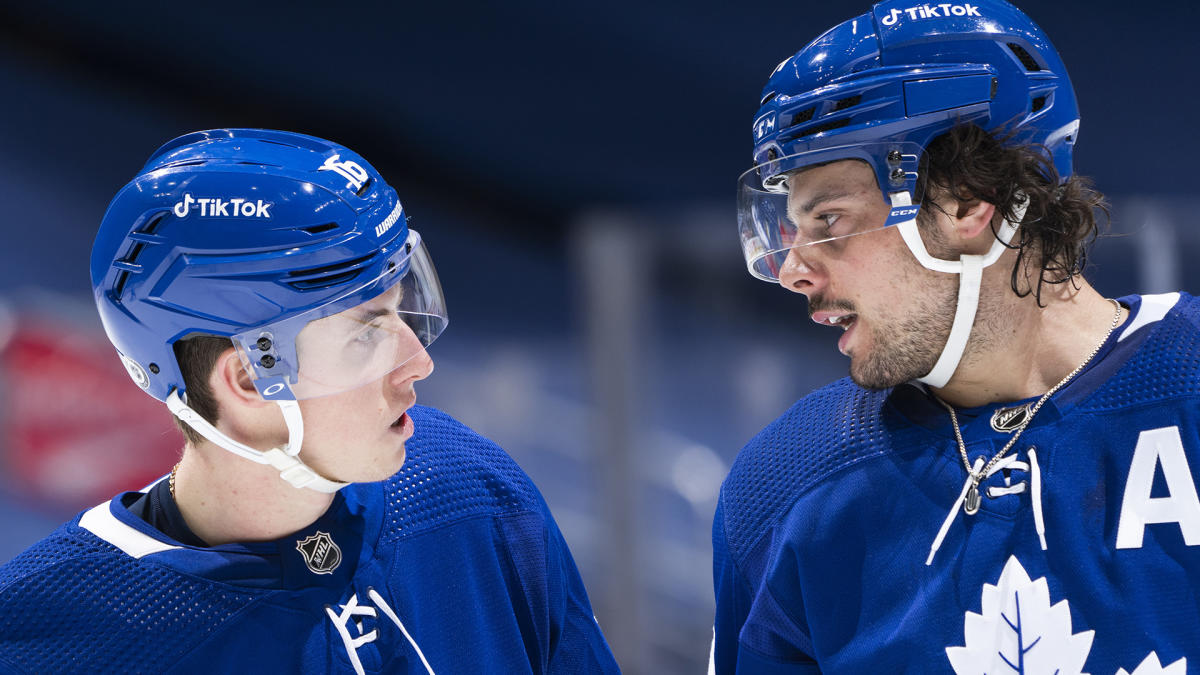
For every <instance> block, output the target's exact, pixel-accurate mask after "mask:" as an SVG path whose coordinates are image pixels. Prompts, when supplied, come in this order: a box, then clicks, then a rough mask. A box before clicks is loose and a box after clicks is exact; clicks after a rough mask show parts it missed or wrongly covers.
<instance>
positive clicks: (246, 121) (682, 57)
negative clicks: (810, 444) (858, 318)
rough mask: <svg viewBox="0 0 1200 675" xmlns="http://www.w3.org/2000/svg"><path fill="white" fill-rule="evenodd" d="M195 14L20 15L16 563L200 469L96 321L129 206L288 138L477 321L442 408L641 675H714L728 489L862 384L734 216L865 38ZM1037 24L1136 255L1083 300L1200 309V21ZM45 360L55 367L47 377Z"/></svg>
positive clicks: (284, 11)
mask: <svg viewBox="0 0 1200 675" xmlns="http://www.w3.org/2000/svg"><path fill="white" fill-rule="evenodd" d="M914 4H915V3H914ZM199 7H200V6H199V5H175V4H168V3H163V4H161V5H158V6H154V7H141V8H139V9H137V10H136V11H135V10H134V9H133V7H132V5H130V6H128V7H124V6H122V3H104V4H99V3H97V4H84V3H78V4H77V6H69V5H63V4H57V5H54V6H53V7H51V6H50V5H45V6H41V5H33V4H20V5H10V4H8V3H5V4H4V5H2V6H0V101H3V104H2V105H0V148H2V151H0V204H3V209H2V210H0V233H2V234H3V239H0V298H2V300H3V304H2V305H0V308H2V309H0V337H7V338H8V339H9V342H8V346H7V347H6V351H5V352H4V354H5V356H4V358H2V359H0V365H2V366H3V371H2V372H0V378H2V379H0V397H2V401H3V408H2V411H3V433H2V435H0V443H2V445H0V472H2V474H0V475H2V476H3V477H2V478H0V561H3V560H7V559H8V558H10V557H11V556H12V555H15V554H16V553H17V552H18V551H19V550H21V549H22V548H23V547H25V546H27V545H28V544H29V543H31V542H32V541H33V540H35V539H37V538H38V537H40V536H42V535H43V534H45V533H46V532H48V531H49V530H50V529H52V528H53V527H54V526H55V525H57V524H58V523H59V522H61V521H62V520H65V519H66V518H67V517H69V516H70V515H71V514H73V513H74V512H76V511H77V510H79V509H81V508H83V507H85V506H90V505H91V504H92V503H94V502H96V501H99V500H100V499H103V497H104V495H105V494H107V491H111V490H109V487H110V483H112V482H114V481H120V480H123V479H124V478H123V477H127V476H130V475H142V474H145V475H148V476H151V477H152V476H154V475H161V474H162V473H164V472H166V471H167V470H168V469H169V468H170V466H171V464H172V463H173V461H174V453H175V452H176V450H175V445H174V444H175V440H174V437H173V436H171V435H170V432H169V431H168V432H162V431H161V429H164V428H165V429H169V427H170V425H169V423H167V422H165V416H166V415H167V413H166V411H165V410H160V409H159V408H158V407H156V406H153V405H149V406H146V407H136V406H135V405H133V404H129V405H126V406H125V407H122V408H121V409H120V410H112V408H113V407H114V405H115V404H114V401H116V400H118V399H124V398H126V397H128V395H129V394H130V392H132V395H133V398H134V399H136V398H137V396H140V394H138V392H137V391H136V388H135V387H134V385H133V384H132V383H130V382H128V381H127V380H123V379H120V378H123V375H122V374H121V372H122V371H121V370H120V367H119V365H118V364H117V363H116V360H115V358H110V357H111V350H108V349H107V348H106V347H105V346H104V345H105V343H104V342H102V340H103V335H102V333H101V332H100V328H99V322H98V321H97V320H96V318H95V316H94V308H93V307H92V305H91V300H90V288H89V283H88V276H87V261H88V255H89V251H90V246H91V239H92V236H93V234H94V232H95V228H96V225H97V223H98V222H99V219H100V216H101V215H102V213H103V211H104V208H105V206H106V204H107V202H108V200H109V199H110V198H111V196H112V195H113V194H114V193H115V192H116V190H117V189H118V188H120V186H122V185H123V184H124V183H125V182H126V181H127V180H128V179H129V178H130V177H131V176H132V175H133V174H134V173H135V172H136V171H137V170H138V168H139V167H140V165H141V162H142V161H143V160H144V159H145V157H146V156H147V155H148V154H149V153H150V152H151V151H152V150H153V149H154V148H156V147H157V146H158V145H159V144H160V143H162V142H165V141H166V140H169V139H170V138H173V137H174V136H176V135H178V134H180V133H184V132H187V131H192V130H195V129H202V128H213V127H220V126H265V127H275V128H284V129H290V130H295V131H302V132H308V133H313V134H316V135H319V136H324V137H328V138H331V139H334V140H337V141H340V142H342V143H345V144H346V145H349V146H350V147H352V148H354V149H356V150H357V151H359V152H361V153H362V154H363V155H365V156H366V157H367V158H368V159H370V160H371V161H372V162H373V163H374V164H375V165H376V166H377V167H379V168H380V169H381V170H382V171H383V173H384V174H385V176H387V177H388V178H389V180H390V182H391V183H392V184H393V185H394V186H395V187H396V188H397V189H398V190H399V192H400V195H401V199H402V200H403V201H404V203H405V206H406V208H407V210H408V212H409V214H410V216H411V218H412V221H411V225H412V227H414V228H415V229H418V230H420V231H421V233H422V235H423V236H424V237H425V239H426V241H427V242H428V244H429V247H430V250H431V252H432V254H433V256H434V259H435V261H436V264H437V267H438V271H439V273H440V275H441V278H442V282H443V285H444V287H445V290H446V295H447V301H448V304H449V307H450V313H451V325H450V328H449V330H448V331H447V333H446V334H445V335H444V336H443V337H442V338H440V339H439V340H438V342H437V343H436V344H435V345H434V346H433V347H432V349H431V354H432V355H433V358H434V359H435V361H436V363H437V371H436V372H435V374H434V376H433V377H431V378H430V379H429V380H428V381H426V382H425V383H423V384H422V386H420V387H419V388H418V395H419V397H420V400H421V402H422V403H425V404H429V405H434V406H437V407H440V408H443V409H445V410H447V411H448V412H450V413H451V414H453V415H455V416H457V417H459V418H460V419H462V420H464V421H465V422H467V423H468V424H470V425H472V426H473V427H474V428H475V429H477V430H478V431H480V432H482V433H483V434H485V435H487V436H490V437H492V438H494V439H496V440H497V441H499V442H500V443H501V444H502V445H503V446H505V447H506V448H507V449H508V450H509V452H510V453H511V454H512V455H513V456H514V457H516V458H517V460H518V461H519V462H520V463H521V464H522V466H524V467H525V469H526V470H527V471H528V473H529V474H530V475H531V476H532V477H533V478H534V480H535V481H536V482H537V483H538V485H539V486H540V487H541V489H542V491H543V492H544V494H545V495H546V498H547V500H548V502H549V503H550V505H551V507H552V509H553V510H554V512H555V515H556V517H557V519H558V521H559V524H560V526H561V527H562V529H563V531H564V533H565V535H566V537H567V540H568V541H569V543H570V544H571V546H572V549H573V551H574V554H575V557H576V559H577V562H578V563H579V566H580V568H581V570H582V573H583V576H584V580H585V582H586V583H587V585H588V588H589V592H590V594H591V597H592V600H593V604H594V606H595V608H596V610H597V615H598V617H599V619H600V622H601V624H602V626H603V627H604V628H605V632H606V634H607V636H608V637H609V640H610V642H611V643H612V645H613V647H614V650H615V651H616V653H617V655H618V659H619V660H620V662H621V663H622V665H623V667H624V668H625V670H626V672H629V673H656V674H657V673H688V672H700V671H701V670H702V669H703V666H704V663H705V662H706V660H707V655H708V643H709V636H710V630H711V615H712V590H711V581H710V568H709V565H710V553H709V549H708V532H709V527H710V523H711V517H712V512H713V508H714V506H715V497H716V490H717V487H718V486H719V483H720V480H721V478H722V477H723V475H724V472H725V471H726V470H727V468H728V465H729V463H730V462H731V461H732V459H733V457H734V455H735V454H736V452H737V450H738V448H739V447H740V446H741V445H742V444H743V443H744V442H745V441H746V440H747V439H748V438H749V437H750V436H751V435H753V433H754V432H755V431H756V430H757V429H758V428H760V427H761V426H762V425H764V424H765V423H766V422H768V421H769V420H771V419H772V418H774V417H775V416H777V415H778V414H779V413H780V412H782V411H783V410H784V409H786V408H787V407H788V406H789V405H790V404H791V403H792V402H793V401H794V400H795V399H796V398H798V397H800V396H801V395H803V394H804V393H805V392H806V391H808V390H810V389H812V388H813V387H815V386H818V385H820V384H822V383H824V382H827V381H829V380H831V379H833V378H836V377H839V376H841V375H842V374H843V372H844V369H845V363H844V361H843V360H842V358H841V357H840V356H838V354H837V352H836V349H835V347H834V342H835V340H836V335H835V334H834V333H833V332H832V331H828V330H822V329H821V328H820V327H818V326H816V325H814V324H812V323H811V322H809V321H808V320H807V315H806V313H805V306H804V303H803V301H802V299H800V298H799V297H796V296H792V295H790V294H788V293H786V292H784V291H782V290H780V289H778V288H772V287H770V286H767V285H765V284H762V283H761V282H756V281H754V280H753V279H751V278H750V277H749V276H748V275H747V274H746V273H745V268H744V266H743V263H742V260H741V256H740V252H739V250H738V247H737V241H736V236H735V229H734V228H735V219H734V199H733V197H734V195H733V188H734V182H735V180H736V177H737V175H738V174H739V173H740V172H741V171H742V170H743V169H745V168H747V166H748V161H749V146H750V133H749V132H750V122H751V119H752V117H753V115H754V112H755V110H756V104H757V101H758V93H759V89H760V87H761V85H762V83H763V81H764V80H765V78H766V76H767V74H768V73H770V71H771V70H772V68H773V67H774V66H775V64H776V63H778V62H779V61H780V60H781V59H783V58H785V57H786V56H788V55H790V54H791V53H792V52H794V51H795V50H797V49H799V48H800V47H801V46H803V44H804V43H805V42H807V41H808V40H809V39H811V38H812V37H815V36H816V34H818V33H819V32H821V31H822V30H824V29H825V28H826V27H828V26H830V25H832V24H833V23H835V22H837V21H840V20H842V19H845V18H849V17H850V16H851V15H853V14H856V13H859V12H861V11H865V10H866V6H865V5H862V4H857V3H841V2H839V3H740V4H735V3H724V2H721V3H719V2H692V3H682V2H680V3H675V2H628V1H617V2H610V3H605V4H595V3H591V4H586V5H585V4H576V3H560V2H553V3H552V2H525V3H508V4H501V3H479V2H467V3H441V4H439V3H419V5H418V3H392V4H389V5H387V6H376V5H374V4H372V3H360V4H348V3H343V4H341V5H338V6H333V5H318V4H317V3H295V2H292V3H283V2H259V3H232V2H210V3H205V4H204V6H203V9H202V10H201V9H199ZM1025 9H1026V11H1027V12H1029V13H1030V15H1031V16H1032V17H1033V18H1034V19H1035V20H1036V21H1038V22H1039V23H1041V24H1042V25H1043V27H1044V28H1046V30H1047V31H1048V32H1049V34H1050V35H1051V37H1052V39H1053V40H1054V41H1055V43H1056V45H1057V46H1058V48H1059V50H1060V52H1061V53H1062V55H1063V57H1064V59H1065V61H1066V62H1067V64H1068V66H1069V67H1070V69H1071V74H1072V77H1073V80H1074V82H1075V89H1076V92H1077V95H1078V97H1079V100H1080V105H1081V108H1082V111H1083V124H1082V131H1081V133H1082V137H1081V141H1080V145H1079V146H1078V149H1077V168H1078V170H1079V171H1080V172H1082V173H1085V174H1090V175H1092V176H1093V177H1095V179H1096V181H1097V183H1098V185H1099V187H1100V188H1101V189H1102V190H1103V191H1105V192H1106V193H1108V194H1109V195H1110V196H1111V198H1112V201H1113V203H1114V218H1113V230H1114V231H1115V232H1116V233H1118V234H1120V235H1121V236H1116V237H1111V238H1107V239H1105V240H1103V241H1101V242H1100V244H1099V245H1098V247H1097V248H1096V251H1095V255H1094V256H1093V262H1094V265H1093V267H1092V270H1091V272H1090V274H1089V276H1090V277H1091V278H1092V279H1093V281H1094V282H1095V283H1096V285H1097V286H1098V287H1099V288H1100V290H1101V291H1103V292H1105V293H1107V294H1110V295H1121V294H1125V293H1129V292H1156V291H1164V290H1173V289H1177V288H1183V289H1185V290H1190V291H1193V292H1194V291H1197V290H1200V271H1198V270H1197V269H1196V266H1195V265H1192V264H1189V263H1187V260H1189V259H1193V260H1194V259H1195V257H1196V255H1197V254H1198V253H1200V235H1198V234H1197V233H1196V229H1195V226H1193V225H1192V221H1193V220H1194V219H1195V218H1194V215H1193V211H1194V204H1195V199H1194V197H1193V194H1194V193H1195V184H1196V175H1197V171H1198V169H1197V166H1198V165H1200V162H1198V159H1200V139H1198V138H1197V134H1196V131H1195V126H1194V125H1195V122H1194V120H1195V117H1196V111H1197V110H1198V109H1200V99H1198V96H1197V87H1196V83H1197V77H1196V73H1195V71H1194V66H1193V65H1192V64H1193V63H1195V62H1197V60H1198V57H1200V49H1198V48H1197V47H1196V43H1195V41H1194V38H1193V34H1194V27H1195V26H1196V21H1197V19H1198V18H1200V10H1197V9H1196V8H1195V7H1183V6H1177V5H1176V4H1174V3H1166V2H1144V3H1137V4H1136V5H1131V4H1129V3H1124V2H1122V3H1116V2H1111V3H1104V2H1101V3H1094V2H1093V3H1086V4H1085V3H1065V2H1056V3H1039V4H1038V5H1032V4H1028V6H1026V7H1025ZM14 336H15V337H14ZM21 340H24V343H22V342H21ZM39 340H41V341H44V342H45V343H53V344H55V345H57V347H58V348H59V349H60V351H53V352H52V353H49V354H35V355H36V356H37V357H38V360H30V359H31V358H32V357H30V356H28V355H29V354H34V353H35V352H36V350H34V351H32V352H31V351H29V350H30V349H31V348H32V347H31V344H32V345H33V346H36V344H38V341H39ZM20 344H24V347H23V349H25V351H20V350H18V349H17V346H20ZM14 345H17V346H14ZM97 345H99V348H97ZM106 359H107V360H106ZM106 368H112V369H113V370H114V372H115V373H116V377H117V378H118V379H117V380H113V379H111V378H109V377H108V374H107V373H108V371H107V370H105V369H106ZM106 382H107V383H108V384H107V385H106V384H104V383H106ZM106 387H113V388H117V389H118V390H119V395H114V394H113V393H112V390H111V389H109V388H106ZM142 398H145V397H142ZM148 400H149V399H147V401H148ZM151 403H152V402H151ZM130 406H132V407H130ZM146 430H153V431H151V432H147V431H146ZM147 433H150V434H151V437H150V438H147ZM31 447H32V448H33V450H34V451H36V452H34V451H31V450H30V448H31ZM164 448H165V449H164ZM37 452H42V454H40V455H39V454H37ZM139 472H140V473H139ZM136 487H140V486H139V485H116V486H115V487H113V489H120V488H136ZM936 525H937V524H936V523H930V524H928V526H929V527H931V528H936ZM920 526H921V525H920V524H914V527H920Z"/></svg>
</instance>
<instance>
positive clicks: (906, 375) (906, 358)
mask: <svg viewBox="0 0 1200 675" xmlns="http://www.w3.org/2000/svg"><path fill="white" fill-rule="evenodd" d="M939 276H944V275H939ZM956 281H957V276H953V277H949V276H947V277H946V278H944V279H927V280H924V281H923V282H922V283H920V284H919V285H918V287H917V288H914V289H913V291H912V292H913V295H914V296H915V297H919V298H921V301H920V303H919V304H918V305H917V306H916V307H915V308H913V309H909V310H905V311H906V313H907V316H905V317H904V318H903V319H902V320H899V321H888V320H887V318H886V317H883V318H882V319H881V320H877V321H874V322H872V325H871V330H870V338H871V339H870V344H871V349H870V351H869V352H867V353H865V354H862V355H861V356H855V355H852V356H851V359H850V379H851V380H853V381H854V383H855V384H857V385H858V386H860V387H863V388H864V389H887V388H889V387H895V386H896V385H899V384H903V383H904V382H908V381H909V380H915V379H916V378H918V377H923V376H925V375H928V374H929V371H931V370H933V367H934V365H936V364H937V361H938V359H939V358H941V355H942V349H943V348H944V347H945V345H946V340H947V339H948V338H949V337H950V328H951V327H952V326H953V325H954V313H955V310H956V309H957V306H958V288H957V284H956V283H955V282H956ZM910 288H911V287H910Z"/></svg>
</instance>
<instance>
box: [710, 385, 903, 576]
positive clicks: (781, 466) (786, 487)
mask: <svg viewBox="0 0 1200 675" xmlns="http://www.w3.org/2000/svg"><path fill="white" fill-rule="evenodd" d="M890 393H891V390H881V391H868V390H866V389H863V388H862V387H859V386H858V385H856V384H854V383H853V382H851V381H850V379H849V378H842V379H841V380H838V381H836V382H834V383H832V384H829V385H827V386H825V387H822V388H821V389H817V390H816V391H814V392H812V393H811V394H809V395H808V396H805V397H804V398H802V399H800V401H798V402H797V403H796V404H795V405H793V406H792V407H791V408H790V409H789V410H788V411H787V412H785V413H784V414H783V415H781V416H780V417H779V418H778V419H776V420H775V421H774V422H772V423H771V424H770V425H768V426H767V427H766V428H765V429H763V430H762V431H761V432H759V433H758V435H756V436H755V437H754V438H752V439H751V440H750V442H749V443H747V444H746V446H745V447H744V448H743V449H742V451H741V452H739V453H738V456H737V459H736V460H735V461H734V463H733V467H732V468H731V469H730V471H729V475H728V477H727V478H726V479H725V482H724V484H723V485H722V486H721V509H722V513H723V518H724V520H725V522H724V524H723V525H724V527H725V535H726V539H727V541H728V545H729V549H730V553H731V554H732V555H733V556H734V557H735V559H741V558H742V557H743V556H744V555H745V554H746V553H747V552H748V550H749V549H750V548H751V547H752V546H753V545H754V544H755V542H756V541H757V540H758V539H759V538H760V537H761V536H762V534H763V533H764V532H766V531H767V530H768V529H769V528H770V527H771V526H772V525H773V524H774V523H775V522H777V521H778V520H779V519H781V518H782V517H783V516H784V515H785V514H786V513H787V512H788V511H789V510H790V509H791V508H792V506H793V504H794V503H795V502H796V501H797V500H798V499H799V498H800V497H801V496H802V495H803V494H804V493H805V492H807V491H808V490H809V489H811V488H812V487H813V486H815V485H817V484H818V483H821V482H823V481H825V480H826V479H828V478H830V477H831V476H833V475H835V474H837V473H839V472H840V471H842V470H843V469H845V468H847V467H850V466H853V465H856V464H858V463H860V462H862V461H864V460H868V459H871V458H873V457H879V456H882V455H884V454H886V453H888V452H890V450H891V448H892V447H893V446H894V443H893V439H892V435H893V432H894V430H895V429H896V428H902V427H904V426H906V424H907V423H906V422H903V421H902V420H900V419H899V418H898V417H897V416H895V415H894V414H892V413H890V412H889V409H888V408H887V406H886V403H887V399H888V396H889V394H890Z"/></svg>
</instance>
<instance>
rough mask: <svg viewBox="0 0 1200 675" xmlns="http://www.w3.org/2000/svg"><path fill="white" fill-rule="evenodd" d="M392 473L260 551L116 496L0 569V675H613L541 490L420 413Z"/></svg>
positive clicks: (463, 433) (506, 462) (497, 453)
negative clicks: (204, 540) (195, 531)
mask: <svg viewBox="0 0 1200 675" xmlns="http://www.w3.org/2000/svg"><path fill="white" fill-rule="evenodd" d="M409 414H410V415H411V416H412V419H413V422H414V425H415V429H416V430H415V433H414V435H413V437H412V438H411V439H409V441H408V443H407V458H406V460H405V462H404V465H403V467H402V468H401V470H400V471H399V473H397V474H396V475H395V476H393V477H392V478H390V479H389V480H387V481H384V482H381V483H367V484H355V485H351V486H349V487H347V488H344V489H342V490H341V491H340V492H339V493H337V495H335V498H334V502H333V505H332V506H331V507H330V508H329V510H328V511H327V512H326V513H325V514H324V515H323V516H322V517H321V518H320V519H318V520H317V521H316V522H314V523H313V524H312V525H311V526H309V527H308V528H305V529H304V530H302V531H300V532H297V533H295V534H293V535H291V536H289V537H285V538H283V539H279V540H277V541H272V542H262V543H248V544H227V545H221V546H214V547H211V548H202V547H194V546H185V545H182V544H180V543H179V542H176V541H174V540H171V539H169V538H167V537H166V535H164V534H162V533H161V532H159V531H158V530H156V529H154V528H153V527H151V526H150V525H149V524H147V523H146V522H145V521H143V520H142V519H140V518H138V517H137V516H135V515H133V514H131V513H130V512H129V511H128V509H126V505H127V504H129V503H130V502H131V501H132V498H133V497H136V496H138V493H126V494H125V495H121V496H118V497H116V498H115V499H113V500H112V501H110V502H108V503H105V504H101V505H100V506H97V507H95V508H93V509H91V510H89V511H86V512H84V513H82V514H80V516H79V517H76V518H75V519H74V520H73V521H71V522H69V523H67V524H66V525H64V526H62V527H60V528H59V529H58V530H56V531H55V532H53V533H52V534H50V535H49V536H48V537H47V538H46V539H44V540H42V541H41V542H39V543H37V544H35V545H34V546H33V547H31V548H30V549H29V550H27V551H25V552H24V553H22V554H20V555H18V556H17V557H16V558H14V559H13V560H12V561H10V562H9V563H7V564H6V565H4V566H3V567H0V672H13V673H18V672H19V673H35V672H36V673H117V672H120V673H201V672H203V673H233V672H258V673H355V672H357V673H359V674H362V673H434V672H436V673H442V674H453V673H504V674H510V673H563V674H565V673H572V674H574V673H615V672H618V668H617V665H616V663H615V662H614V660H613V657H612V654H611V653H610V651H609V649H608V646H607V644H606V643H605V641H604V638H603V636H602V635H601V633H600V629H599V627H598V626H597V625H596V622H595V619H594V618H593V615H592V610H591V607H590V606H589V604H588V598H587V594H586V592H585V591H584V587H583V583H582V581H581V580H580V577H579V574H578V572H577V571H576V568H575V564H574V561H573V560H572V559H571V555H570V552H569V551H568V550H567V545H566V543H565V542H564V541H563V539H562V535H561V534H560V533H559V531H558V528H557V527H556V526H555V523H554V520H553V519H552V517H551V515H550V512H549V510H548V509H547V507H546V504H545V503H544V502H543V500H542V498H541V495H540V494H539V493H538V491H537V489H536V488H535V487H534V486H533V484H532V483H531V482H530V480H529V478H528V477H527V476H526V475H525V474H524V473H523V472H522V471H521V469H520V468H518V467H517V465H516V464H515V463H514V462H513V461H512V459H511V458H510V457H509V456H508V455H507V454H505V453H504V451H503V450H501V449H500V448H499V447H497V446H496V445H494V444H493V443H491V442H490V441H488V440H486V439H484V438H482V437H480V436H478V435H476V434H475V433H474V432H472V431H471V430H470V429H468V428H466V427H465V426H463V425H462V424H460V423H458V422H456V421H455V420H453V419H451V418H450V417H448V416H447V415H445V414H444V413H441V412H439V411H437V410H434V409H431V408H423V407H414V408H412V409H411V410H410V412H409Z"/></svg>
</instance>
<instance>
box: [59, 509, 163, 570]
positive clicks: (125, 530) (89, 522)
mask: <svg viewBox="0 0 1200 675" xmlns="http://www.w3.org/2000/svg"><path fill="white" fill-rule="evenodd" d="M111 504H112V503H111V502H104V503H103V504H100V505H99V506H93V507H92V508H90V509H88V511H87V512H86V513H84V514H83V517H81V518H80V519H79V526H80V527H82V528H83V529H85V530H88V531H89V532H91V533H92V534H94V535H96V536H97V537H100V538H101V539H103V540H104V541H107V542H108V543H110V544H112V545H113V546H116V547H117V548H119V549H121V550H122V551H124V552H125V553H126V554H127V555H129V556H130V557H133V558H142V557H144V556H148V555H150V554H151V553H161V552H163V551H169V550H171V549H173V548H182V547H180V546H173V545H171V544H167V543H165V542H162V541H159V540H157V539H155V538H154V537H151V536H149V535H147V534H143V533H142V532H138V531H137V530H135V529H134V528H132V527H130V526H128V525H126V524H125V523H122V522H121V521H120V520H117V517H116V516H114V515H113V514H112V510H111Z"/></svg>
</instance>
